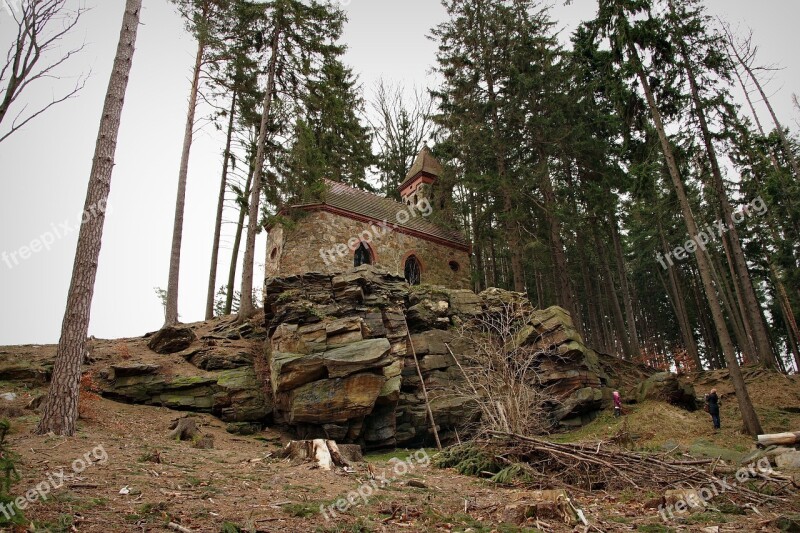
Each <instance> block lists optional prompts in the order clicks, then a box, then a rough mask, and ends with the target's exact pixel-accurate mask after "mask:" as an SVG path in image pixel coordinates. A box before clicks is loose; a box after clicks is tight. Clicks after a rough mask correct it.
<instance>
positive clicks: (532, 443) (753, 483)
mask: <svg viewBox="0 0 800 533" xmlns="http://www.w3.org/2000/svg"><path fill="white" fill-rule="evenodd" d="M437 464H438V465H439V466H440V467H445V468H446V467H452V468H455V469H456V470H458V471H459V472H460V473H462V474H466V475H475V476H481V477H488V478H491V480H492V481H494V482H497V483H501V484H522V485H526V486H530V487H533V488H538V489H544V488H556V487H563V488H568V489H577V490H582V491H608V490H611V489H623V488H626V487H628V488H631V487H632V488H634V489H638V490H642V491H645V490H653V491H659V492H660V491H664V490H666V489H675V488H679V487H686V488H688V489H692V488H694V489H699V488H700V487H713V488H715V489H716V491H717V492H725V494H726V496H727V497H731V498H736V499H740V500H743V501H746V502H751V503H763V502H765V501H772V502H790V501H796V500H797V490H796V489H797V488H798V486H797V485H796V481H795V480H793V478H791V477H789V476H786V475H785V474H781V473H779V472H774V471H772V470H771V469H760V468H756V466H755V465H750V467H748V466H744V467H742V468H731V467H730V466H729V465H723V464H722V463H721V462H720V461H714V460H710V459H699V460H695V459H689V460H676V459H675V458H674V457H670V456H669V455H667V454H653V453H638V452H632V451H629V450H625V449H622V448H620V447H619V446H618V445H617V444H615V443H614V442H611V441H601V442H591V443H565V444H562V443H556V442H550V441H547V440H544V439H540V438H535V437H524V436H522V435H516V434H513V433H503V432H491V433H490V435H489V437H487V438H484V439H481V440H476V441H473V442H471V443H469V444H465V445H462V446H456V447H453V448H450V449H448V450H446V451H445V452H443V453H442V454H441V456H440V457H439V459H438V461H437Z"/></svg>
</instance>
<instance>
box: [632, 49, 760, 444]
mask: <svg viewBox="0 0 800 533" xmlns="http://www.w3.org/2000/svg"><path fill="white" fill-rule="evenodd" d="M628 51H629V52H630V55H631V59H632V60H633V63H634V68H635V69H636V75H637V77H638V78H639V83H641V84H642V89H643V90H644V93H645V97H646V98H647V104H648V107H649V108H650V113H651V115H652V118H653V122H654V123H655V127H656V131H657V132H658V138H659V140H660V142H661V149H662V151H663V153H664V158H665V159H666V160H667V168H668V169H669V174H670V177H671V178H672V182H673V185H674V186H675V192H676V194H677V196H678V201H679V202H680V204H681V211H682V212H683V218H684V221H685V222H686V228H687V229H688V230H689V235H690V236H691V238H692V239H694V240H695V242H699V239H698V234H699V230H698V228H697V223H696V222H695V219H694V215H693V214H692V208H691V206H690V204H689V198H688V197H687V196H686V190H685V189H684V185H683V180H682V179H681V174H680V170H679V169H678V163H677V162H676V161H675V156H674V154H673V152H672V146H671V144H670V141H669V138H668V137H667V133H666V129H665V127H664V121H663V119H662V118H661V112H660V111H659V109H658V106H657V104H656V100H655V97H654V96H653V91H652V89H651V88H650V80H648V78H647V75H646V74H645V71H644V67H643V66H642V62H641V59H640V58H639V52H638V51H637V50H636V47H635V45H634V44H633V43H629V44H628ZM695 257H696V258H697V266H698V270H699V271H700V278H701V279H702V281H703V288H704V290H705V293H706V299H707V300H708V305H709V308H710V309H711V316H712V318H713V319H714V325H715V327H716V329H717V334H718V336H719V341H720V344H721V345H722V352H723V354H724V355H725V361H726V362H727V363H728V372H729V373H730V377H731V382H732V383H733V388H734V390H735V391H736V399H737V401H738V403H739V411H740V412H741V415H742V421H743V422H744V427H745V430H746V431H747V433H748V434H750V435H758V434H759V433H762V431H761V423H760V422H759V420H758V415H757V414H756V412H755V409H753V403H752V401H751V400H750V395H749V394H748V392H747V387H746V386H745V382H744V378H743V377H742V371H741V369H740V368H739V362H738V361H737V360H736V352H735V350H734V346H733V341H732V340H731V336H730V333H729V332H728V328H727V326H726V324H725V317H724V316H723V314H722V307H721V306H720V303H719V299H718V297H717V293H716V290H715V288H714V281H713V279H712V276H711V267H710V264H709V262H708V259H707V257H706V255H705V254H704V253H697V254H695Z"/></svg>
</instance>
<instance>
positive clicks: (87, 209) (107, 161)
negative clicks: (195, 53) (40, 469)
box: [34, 0, 142, 435]
mask: <svg viewBox="0 0 800 533" xmlns="http://www.w3.org/2000/svg"><path fill="white" fill-rule="evenodd" d="M141 11H142V0H127V2H126V4H125V13H124V15H123V18H122V29H121V30H120V35H119V43H118V45H117V54H116V57H115V58H114V67H113V70H112V72H111V79H110V80H109V82H108V91H107V92H106V100H105V104H104V105H103V115H102V118H101V119H100V129H99V132H98V135H97V144H96V147H95V153H94V160H93V161H92V173H91V175H90V177H89V186H88V189H87V191H86V203H85V204H84V216H83V219H84V220H85V221H84V223H83V224H82V225H81V229H80V234H79V235H78V247H77V249H76V251H75V263H74V265H73V267H72V281H71V282H70V286H69V294H68V296H67V307H66V310H65V311H64V321H63V323H62V325H61V337H60V339H59V341H58V349H57V351H56V360H55V365H54V367H53V378H52V382H51V384H50V389H49V390H48V391H47V398H46V399H45V401H44V410H43V412H42V418H41V420H40V421H39V424H38V425H37V426H36V429H35V430H34V431H35V433H37V434H40V435H41V434H45V433H48V432H50V431H52V432H53V433H56V434H58V435H74V434H75V424H76V421H77V419H78V395H79V391H80V378H81V364H82V363H83V358H84V355H85V353H86V334H87V332H88V330H89V317H90V313H91V307H92V296H93V294H94V283H95V279H96V277H97V260H98V258H99V257H100V245H101V240H102V236H103V224H104V222H105V208H106V205H107V201H108V194H109V191H110V190H111V174H112V171H113V169H114V156H115V154H116V149H117V136H118V133H119V124H120V118H121V116H122V106H123V103H124V100H125V91H126V90H127V88H128V78H129V76H130V71H131V65H132V63H133V53H134V49H135V45H136V35H137V32H138V30H139V16H140V15H141Z"/></svg>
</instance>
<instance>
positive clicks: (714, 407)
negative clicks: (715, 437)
mask: <svg viewBox="0 0 800 533" xmlns="http://www.w3.org/2000/svg"><path fill="white" fill-rule="evenodd" d="M706 405H708V414H710V415H711V421H712V422H714V429H719V427H720V423H719V397H718V396H717V389H711V392H710V393H708V394H706Z"/></svg>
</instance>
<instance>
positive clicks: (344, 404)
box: [287, 373, 385, 424]
mask: <svg viewBox="0 0 800 533" xmlns="http://www.w3.org/2000/svg"><path fill="white" fill-rule="evenodd" d="M384 381H385V378H384V377H383V376H379V375H377V374H368V373H362V374H355V375H352V376H348V377H345V378H337V379H323V380H320V381H315V382H313V383H308V384H306V385H303V386H301V387H298V388H296V389H294V390H292V391H291V393H289V405H288V411H287V421H288V422H289V423H294V422H311V423H316V424H323V423H337V422H347V421H348V420H351V419H355V418H359V417H364V416H366V415H368V414H370V413H371V412H372V409H373V407H375V402H376V400H377V399H378V394H379V393H380V391H381V388H382V387H383V384H384Z"/></svg>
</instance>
